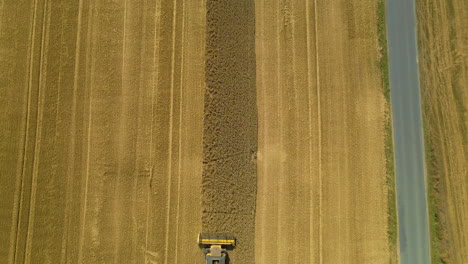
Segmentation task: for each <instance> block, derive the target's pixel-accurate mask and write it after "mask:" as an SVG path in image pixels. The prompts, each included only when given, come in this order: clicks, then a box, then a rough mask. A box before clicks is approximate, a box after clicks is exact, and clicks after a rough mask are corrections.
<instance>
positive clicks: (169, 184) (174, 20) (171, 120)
mask: <svg viewBox="0 0 468 264" xmlns="http://www.w3.org/2000/svg"><path fill="white" fill-rule="evenodd" d="M176 23H177V0H174V5H173V11H172V57H171V91H170V96H171V99H170V105H169V107H170V112H169V115H170V118H169V148H168V158H167V160H168V166H167V167H168V169H167V204H166V208H167V209H166V238H165V241H166V242H165V247H164V248H165V253H164V263H165V264H167V263H168V253H169V246H168V245H169V229H170V228H169V224H170V215H171V214H170V212H171V188H172V181H171V180H172V141H173V135H172V134H173V130H174V117H173V115H174V79H175V76H174V75H175V73H174V71H175V69H174V68H175V39H176Z"/></svg>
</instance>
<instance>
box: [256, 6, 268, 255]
mask: <svg viewBox="0 0 468 264" xmlns="http://www.w3.org/2000/svg"><path fill="white" fill-rule="evenodd" d="M258 2H259V4H257V3H256V8H257V9H258V11H257V12H258V19H257V20H256V23H257V24H260V23H261V24H260V26H259V27H260V28H261V30H260V32H259V33H258V34H259V35H258V38H257V39H260V40H261V41H260V43H261V44H260V45H261V48H260V50H261V54H260V52H258V51H257V52H256V54H257V56H259V57H260V58H261V60H257V67H258V68H260V70H259V71H260V73H261V74H260V76H261V77H260V78H258V79H259V80H260V86H259V87H261V93H262V96H259V97H257V104H258V105H259V106H260V107H261V108H262V109H263V110H262V112H263V117H262V119H259V125H260V123H263V124H265V119H266V117H265V113H267V107H266V103H265V101H264V99H263V98H267V97H266V89H265V63H264V56H263V53H264V51H265V32H264V31H265V25H264V22H263V21H264V17H265V15H264V14H265V2H264V1H258ZM256 16H257V14H256ZM257 39H256V43H258V42H257ZM257 58H258V57H257ZM258 76H259V75H257V77H258ZM257 89H258V86H257ZM259 110H260V108H259ZM259 118H260V116H259ZM266 129H267V126H265V125H263V129H259V146H258V147H259V151H260V152H263V153H262V154H263V157H265V154H266V151H265V149H266V148H265V145H266V144H265V135H266ZM267 161H268V159H267V158H263V160H262V162H261V165H260V166H261V167H262V170H261V171H259V172H258V179H259V181H260V179H261V178H263V179H264V178H265V175H267V173H266V171H267V168H268V163H267ZM257 166H259V165H258V163H257ZM262 181H263V180H262ZM257 188H258V189H257V202H258V197H259V194H260V195H263V194H264V188H265V186H264V183H263V184H259V186H258V187H257ZM260 188H261V189H260ZM264 201H265V199H264V198H262V205H261V206H257V209H258V208H262V212H261V213H260V214H257V215H258V216H261V218H260V221H259V220H256V222H257V223H258V222H260V226H259V227H260V228H259V229H260V230H257V226H256V228H255V232H256V233H257V232H259V233H260V236H258V235H256V236H257V237H259V238H258V239H256V240H257V241H258V242H256V247H257V246H258V244H260V250H256V252H257V253H256V255H258V256H259V259H258V258H256V259H255V261H256V262H259V263H263V262H264V260H265V248H266V245H265V240H264V238H265V229H266V228H265V225H264V223H265V221H264V216H265V214H266V213H265V208H266V206H265V202H264ZM259 260H260V261H259Z"/></svg>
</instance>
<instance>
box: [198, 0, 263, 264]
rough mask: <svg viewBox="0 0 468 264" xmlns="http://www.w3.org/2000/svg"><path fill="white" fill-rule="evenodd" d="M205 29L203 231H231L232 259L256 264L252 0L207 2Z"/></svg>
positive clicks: (255, 134) (255, 136)
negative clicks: (233, 236) (232, 241)
mask: <svg viewBox="0 0 468 264" xmlns="http://www.w3.org/2000/svg"><path fill="white" fill-rule="evenodd" d="M206 31H207V36H206V37H207V39H206V84H207V87H206V95H205V119H204V131H203V163H204V165H203V187H202V188H203V195H202V199H203V202H202V207H203V218H202V226H203V231H204V232H229V233H232V234H233V235H235V236H236V238H237V240H238V245H237V247H236V249H235V250H234V251H233V252H232V253H230V258H231V260H232V263H243V264H244V263H245V264H247V263H255V260H254V246H255V244H254V234H255V229H254V228H255V199H256V196H255V194H256V184H257V182H256V163H255V154H256V150H257V109H256V88H255V6H254V1H253V0H240V1H231V0H224V1H214V0H213V1H212V0H208V1H207V29H206Z"/></svg>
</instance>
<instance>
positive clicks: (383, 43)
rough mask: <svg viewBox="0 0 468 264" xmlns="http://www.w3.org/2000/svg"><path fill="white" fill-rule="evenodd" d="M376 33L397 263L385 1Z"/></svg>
mask: <svg viewBox="0 0 468 264" xmlns="http://www.w3.org/2000/svg"><path fill="white" fill-rule="evenodd" d="M377 5H378V6H377V21H378V23H377V33H378V40H379V47H380V54H381V57H380V61H379V68H380V71H381V74H382V83H383V89H384V96H385V99H386V101H387V110H386V113H387V118H386V120H385V134H386V135H385V156H386V171H387V186H388V238H389V242H390V252H391V263H397V262H398V253H397V252H398V251H397V250H398V248H397V244H398V219H397V208H396V190H395V188H396V186H395V169H394V168H395V167H394V159H393V131H392V111H391V103H390V83H389V72H388V48H387V31H386V17H385V6H386V5H385V1H384V0H379V1H378V3H377Z"/></svg>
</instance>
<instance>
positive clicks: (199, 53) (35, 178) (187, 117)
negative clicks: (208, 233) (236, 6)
mask: <svg viewBox="0 0 468 264" xmlns="http://www.w3.org/2000/svg"><path fill="white" fill-rule="evenodd" d="M0 8H1V9H0V10H1V13H2V15H1V16H0V19H1V21H0V33H1V38H0V43H1V49H0V52H1V54H2V56H0V59H1V60H2V61H1V63H0V65H1V67H2V71H1V73H0V78H1V79H0V80H1V87H2V93H4V95H3V96H2V97H1V99H0V100H1V106H0V107H1V109H0V110H1V112H2V113H5V114H2V115H1V117H0V118H1V120H0V121H1V122H0V124H1V133H0V134H1V135H2V140H1V141H0V142H1V143H0V144H1V145H0V155H1V156H2V159H0V161H1V164H0V170H1V173H0V175H1V176H0V177H1V178H0V181H1V184H0V186H2V187H1V188H2V189H1V192H2V201H1V207H0V208H1V209H0V210H1V211H0V212H1V215H0V217H1V222H2V225H1V227H0V239H1V244H2V247H1V249H0V262H2V263H50V262H52V263H59V262H83V263H109V262H113V263H144V262H147V263H176V262H177V261H178V260H186V259H196V258H199V257H200V254H201V253H200V250H199V248H198V246H197V244H196V236H197V233H198V232H200V231H201V221H200V219H201V207H200V202H201V200H200V193H201V190H200V183H201V176H202V132H203V98H204V67H203V65H204V56H205V54H204V49H203V47H204V42H205V38H204V27H205V26H204V25H205V6H204V1H191V0H190V1H188V0H178V1H169V0H165V1H155V0H154V1H153V0H151V1H143V0H142V1H123V0H122V1H66V2H61V3H60V4H56V3H55V2H54V1H48V0H36V1H32V0H31V1H21V2H17V1H14V2H2V4H1V7H0ZM3 54H5V56H3ZM3 157H8V158H6V159H3ZM3 223H5V224H3Z"/></svg>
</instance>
